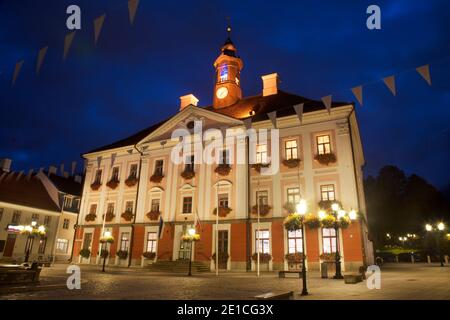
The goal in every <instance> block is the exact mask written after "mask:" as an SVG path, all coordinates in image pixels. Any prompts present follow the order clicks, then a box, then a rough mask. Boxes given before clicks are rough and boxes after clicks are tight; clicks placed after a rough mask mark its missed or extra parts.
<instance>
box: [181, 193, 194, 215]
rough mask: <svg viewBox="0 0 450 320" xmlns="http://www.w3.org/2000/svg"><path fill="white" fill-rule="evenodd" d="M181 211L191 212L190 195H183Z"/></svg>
mask: <svg viewBox="0 0 450 320" xmlns="http://www.w3.org/2000/svg"><path fill="white" fill-rule="evenodd" d="M183 213H192V197H183Z"/></svg>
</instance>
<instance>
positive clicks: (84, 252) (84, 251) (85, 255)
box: [80, 249, 91, 259]
mask: <svg viewBox="0 0 450 320" xmlns="http://www.w3.org/2000/svg"><path fill="white" fill-rule="evenodd" d="M80 256H81V257H82V258H85V259H87V258H89V257H90V256H91V250H89V249H81V250H80Z"/></svg>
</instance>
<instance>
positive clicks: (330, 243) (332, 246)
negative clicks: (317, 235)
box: [322, 228, 337, 253]
mask: <svg viewBox="0 0 450 320" xmlns="http://www.w3.org/2000/svg"><path fill="white" fill-rule="evenodd" d="M322 248H323V253H336V248H337V237H336V230H335V229H334V228H323V229H322Z"/></svg>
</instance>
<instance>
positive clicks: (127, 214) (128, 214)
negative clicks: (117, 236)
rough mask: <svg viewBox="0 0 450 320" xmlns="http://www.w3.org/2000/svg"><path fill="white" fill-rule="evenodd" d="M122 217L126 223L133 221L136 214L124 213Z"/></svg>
mask: <svg viewBox="0 0 450 320" xmlns="http://www.w3.org/2000/svg"><path fill="white" fill-rule="evenodd" d="M121 217H122V219H123V220H125V221H131V220H133V217H134V214H133V212H130V211H125V212H124V213H122V214H121Z"/></svg>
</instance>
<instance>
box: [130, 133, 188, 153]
mask: <svg viewBox="0 0 450 320" xmlns="http://www.w3.org/2000/svg"><path fill="white" fill-rule="evenodd" d="M181 138H182V137H181ZM127 152H128V154H132V153H133V149H129V150H127Z"/></svg>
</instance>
